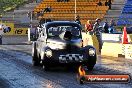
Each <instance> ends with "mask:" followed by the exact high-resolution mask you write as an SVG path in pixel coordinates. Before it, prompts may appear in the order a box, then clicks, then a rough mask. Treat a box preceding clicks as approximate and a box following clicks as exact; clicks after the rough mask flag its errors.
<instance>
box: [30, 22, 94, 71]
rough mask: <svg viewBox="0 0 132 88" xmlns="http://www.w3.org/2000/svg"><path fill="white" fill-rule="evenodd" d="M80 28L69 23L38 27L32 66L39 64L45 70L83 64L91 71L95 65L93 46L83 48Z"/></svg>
mask: <svg viewBox="0 0 132 88" xmlns="http://www.w3.org/2000/svg"><path fill="white" fill-rule="evenodd" d="M81 30H82V28H81V26H80V25H79V24H77V23H75V22H70V21H55V22H48V23H45V24H43V25H41V28H40V27H38V39H37V41H35V42H34V43H33V47H32V57H33V65H39V64H40V62H42V64H43V65H44V67H45V69H47V68H49V67H53V66H61V65H71V66H72V65H81V64H84V65H86V66H87V67H88V69H89V70H92V69H93V67H94V65H95V64H96V50H95V48H94V47H93V46H90V45H88V46H85V47H83V43H82V42H83V41H82V34H81Z"/></svg>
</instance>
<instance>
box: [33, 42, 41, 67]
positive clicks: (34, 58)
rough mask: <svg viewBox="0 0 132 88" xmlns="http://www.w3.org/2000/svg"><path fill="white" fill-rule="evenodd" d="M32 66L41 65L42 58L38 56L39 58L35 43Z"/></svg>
mask: <svg viewBox="0 0 132 88" xmlns="http://www.w3.org/2000/svg"><path fill="white" fill-rule="evenodd" d="M32 64H33V66H39V65H40V58H38V56H37V49H36V43H34V44H33V47H32Z"/></svg>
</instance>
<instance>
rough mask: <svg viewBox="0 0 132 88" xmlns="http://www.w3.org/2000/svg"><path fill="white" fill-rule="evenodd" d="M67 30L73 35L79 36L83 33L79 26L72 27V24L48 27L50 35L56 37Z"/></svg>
mask: <svg viewBox="0 0 132 88" xmlns="http://www.w3.org/2000/svg"><path fill="white" fill-rule="evenodd" d="M65 31H70V32H71V33H72V35H73V36H75V37H79V36H80V35H81V32H80V29H79V27H72V26H56V27H49V28H48V36H49V37H55V36H59V35H60V34H62V33H63V32H65Z"/></svg>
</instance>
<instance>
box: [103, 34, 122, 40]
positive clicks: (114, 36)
mask: <svg viewBox="0 0 132 88" xmlns="http://www.w3.org/2000/svg"><path fill="white" fill-rule="evenodd" d="M121 36H122V34H105V33H102V40H103V41H116V42H120V41H121Z"/></svg>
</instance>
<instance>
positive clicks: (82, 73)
mask: <svg viewBox="0 0 132 88" xmlns="http://www.w3.org/2000/svg"><path fill="white" fill-rule="evenodd" d="M78 71H79V75H80V76H84V75H85V74H86V73H85V70H84V69H83V67H82V66H79V68H78Z"/></svg>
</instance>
